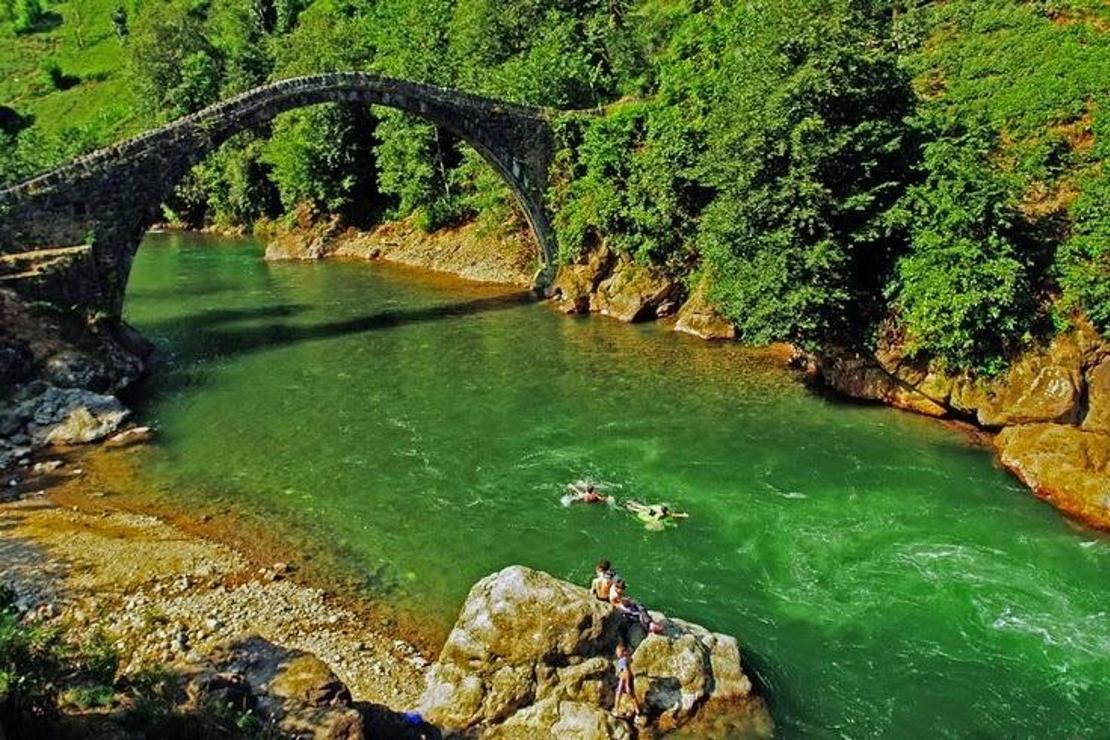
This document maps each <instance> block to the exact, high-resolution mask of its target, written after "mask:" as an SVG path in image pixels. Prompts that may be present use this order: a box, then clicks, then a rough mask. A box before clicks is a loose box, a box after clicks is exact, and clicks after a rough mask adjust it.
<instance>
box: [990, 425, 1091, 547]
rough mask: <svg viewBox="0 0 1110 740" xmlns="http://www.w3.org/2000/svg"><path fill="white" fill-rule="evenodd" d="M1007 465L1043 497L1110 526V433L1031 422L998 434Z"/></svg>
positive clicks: (1002, 454)
mask: <svg viewBox="0 0 1110 740" xmlns="http://www.w3.org/2000/svg"><path fill="white" fill-rule="evenodd" d="M995 446H996V448H997V449H998V453H999V456H1000V457H1001V460H1002V464H1003V465H1005V466H1006V467H1007V468H1008V469H1010V470H1011V471H1013V473H1014V474H1015V475H1017V476H1018V477H1019V478H1021V480H1022V481H1023V482H1024V483H1025V484H1026V485H1027V486H1029V487H1030V488H1032V489H1033V491H1034V492H1035V493H1036V494H1037V495H1038V496H1040V497H1042V498H1045V499H1047V500H1048V501H1050V502H1051V503H1052V504H1054V505H1055V506H1057V507H1058V508H1060V509H1062V510H1064V511H1066V512H1067V513H1069V514H1071V515H1072V516H1075V517H1077V518H1079V519H1081V520H1083V521H1085V522H1087V523H1089V524H1091V525H1094V526H1096V527H1100V528H1102V529H1108V530H1110V435H1106V434H1096V433H1094V432H1088V431H1083V430H1081V429H1078V428H1077V427H1074V426H1071V425H1067V424H1026V425H1022V426H1014V427H1008V428H1006V429H1003V430H1002V432H1001V433H1000V434H999V435H998V437H996V438H995Z"/></svg>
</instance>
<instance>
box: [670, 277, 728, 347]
mask: <svg viewBox="0 0 1110 740" xmlns="http://www.w3.org/2000/svg"><path fill="white" fill-rule="evenodd" d="M674 330H675V331H680V332H683V333H685V334H693V335H694V336H695V337H700V338H701V339H708V340H720V339H736V324H734V323H732V322H731V321H729V320H728V319H726V318H725V317H724V316H722V315H721V313H720V312H719V311H718V310H717V309H716V308H715V307H714V306H713V304H711V303H710V302H709V299H708V298H707V297H706V290H705V283H704V282H703V283H701V284H700V285H698V287H697V289H695V290H694V293H693V295H691V296H690V299H689V300H688V301H686V303H684V304H682V308H680V309H679V311H678V322H677V323H675V325H674Z"/></svg>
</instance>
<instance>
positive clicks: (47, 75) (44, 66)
mask: <svg viewBox="0 0 1110 740" xmlns="http://www.w3.org/2000/svg"><path fill="white" fill-rule="evenodd" d="M39 81H40V83H41V84H42V86H43V87H44V88H46V89H47V90H68V89H69V88H71V87H73V86H74V85H76V84H77V83H78V82H80V80H79V79H78V78H77V77H74V76H73V75H67V74H66V73H65V72H63V71H62V67H61V65H59V64H58V62H57V60H55V59H52V58H50V57H46V58H45V59H43V60H42V62H41V64H40V65H39Z"/></svg>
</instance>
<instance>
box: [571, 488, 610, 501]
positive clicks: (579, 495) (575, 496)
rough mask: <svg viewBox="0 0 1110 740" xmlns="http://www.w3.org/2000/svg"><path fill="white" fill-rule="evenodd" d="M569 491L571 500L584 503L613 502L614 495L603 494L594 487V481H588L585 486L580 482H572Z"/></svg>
mask: <svg viewBox="0 0 1110 740" xmlns="http://www.w3.org/2000/svg"><path fill="white" fill-rule="evenodd" d="M567 491H568V492H569V494H570V500H571V501H578V502H580V503H583V504H609V503H612V502H613V497H612V496H602V495H601V493H600V492H599V491H598V490H597V489H596V488H594V484H593V483H587V484H586V487H585V488H582V487H581V486H580V485H579V484H571V485H569V486H567Z"/></svg>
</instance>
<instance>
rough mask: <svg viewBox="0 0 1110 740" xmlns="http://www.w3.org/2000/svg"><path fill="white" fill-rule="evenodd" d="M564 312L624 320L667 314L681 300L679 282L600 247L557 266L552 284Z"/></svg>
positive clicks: (670, 313) (631, 320) (557, 300)
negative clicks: (592, 314) (568, 263)
mask: <svg viewBox="0 0 1110 740" xmlns="http://www.w3.org/2000/svg"><path fill="white" fill-rule="evenodd" d="M551 292H552V296H553V298H554V302H555V304H556V305H557V306H558V307H559V309H560V310H562V311H563V312H564V313H589V312H593V313H600V314H602V315H605V316H612V317H613V318H615V319H620V320H621V321H625V322H633V321H646V320H648V319H655V318H661V317H664V316H670V315H672V314H673V313H675V311H677V310H678V307H679V305H680V303H681V301H682V294H683V287H682V283H681V282H680V281H679V280H677V279H676V278H674V277H672V276H670V275H668V274H667V273H665V272H663V271H662V270H659V269H656V268H654V267H649V266H646V265H639V264H636V263H635V262H634V261H633V260H632V258H631V257H629V256H628V255H626V254H619V255H618V254H616V253H614V252H612V251H611V250H610V249H609V248H608V247H605V246H601V247H599V248H598V249H595V250H593V251H592V252H590V253H589V254H587V255H585V256H584V257H582V258H581V259H580V260H579V261H578V262H576V263H574V264H570V265H564V266H562V267H560V268H559V271H558V273H556V276H555V282H554V283H553V284H552V291H551Z"/></svg>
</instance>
